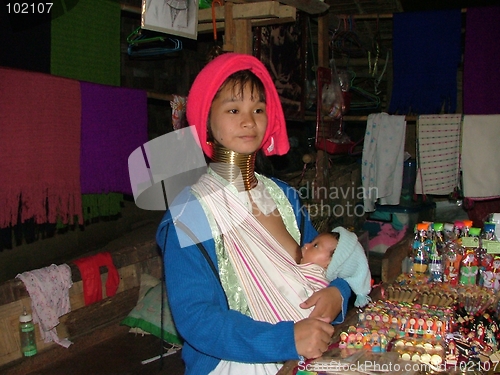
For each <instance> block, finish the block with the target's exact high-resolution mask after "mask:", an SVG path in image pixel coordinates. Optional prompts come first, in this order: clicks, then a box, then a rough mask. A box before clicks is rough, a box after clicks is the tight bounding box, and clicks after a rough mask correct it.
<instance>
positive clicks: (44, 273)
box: [16, 264, 73, 348]
mask: <svg viewBox="0 0 500 375" xmlns="http://www.w3.org/2000/svg"><path fill="white" fill-rule="evenodd" d="M16 278H19V279H21V281H22V282H23V283H24V285H25V286H26V290H27V291H28V293H29V295H30V298H31V309H32V315H33V322H34V323H39V324H40V333H41V336H42V339H43V340H44V342H51V341H54V342H55V343H57V344H59V345H61V346H63V347H65V348H67V347H69V346H70V345H71V344H72V342H71V341H69V340H68V339H60V338H59V337H58V336H57V331H56V327H57V326H58V325H59V317H60V316H62V315H64V314H67V313H68V312H70V311H71V305H70V302H69V288H71V286H72V285H73V281H72V280H71V268H70V267H69V266H68V265H67V264H62V265H60V266H56V265H55V264H52V265H50V266H49V267H45V268H40V269H37V270H34V271H26V272H23V273H21V274H19V275H17V276H16Z"/></svg>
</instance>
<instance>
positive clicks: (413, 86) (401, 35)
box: [389, 9, 462, 114]
mask: <svg viewBox="0 0 500 375" xmlns="http://www.w3.org/2000/svg"><path fill="white" fill-rule="evenodd" d="M461 26H462V21H461V11H460V9H454V10H442V11H432V12H408V13H395V14H394V18H393V35H394V37H393V65H394V68H393V72H394V84H393V89H392V97H391V104H390V106H389V112H390V113H398V114H410V113H412V114H437V113H441V109H442V108H443V107H444V111H445V113H454V112H455V111H456V108H457V70H458V66H459V64H460V57H461V45H460V43H461V41H460V38H461Z"/></svg>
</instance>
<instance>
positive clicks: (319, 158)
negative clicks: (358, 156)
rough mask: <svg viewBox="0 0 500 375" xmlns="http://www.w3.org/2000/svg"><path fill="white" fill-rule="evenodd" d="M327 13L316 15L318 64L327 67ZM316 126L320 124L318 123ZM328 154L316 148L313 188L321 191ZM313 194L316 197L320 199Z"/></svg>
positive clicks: (325, 173) (324, 181)
mask: <svg viewBox="0 0 500 375" xmlns="http://www.w3.org/2000/svg"><path fill="white" fill-rule="evenodd" d="M328 39H329V36H328V15H325V16H321V17H318V65H319V66H321V67H329V50H328ZM317 126H322V124H319V125H317ZM324 132H325V129H323V128H319V133H320V134H324ZM328 167H329V166H328V155H327V154H326V152H325V151H323V150H318V151H317V153H316V178H315V186H314V188H313V189H315V190H319V191H323V189H321V188H327V189H328V186H329V182H330V181H328V179H329V173H328ZM318 195H319V194H315V196H316V197H317V198H318V199H322V198H321V197H319V196H318Z"/></svg>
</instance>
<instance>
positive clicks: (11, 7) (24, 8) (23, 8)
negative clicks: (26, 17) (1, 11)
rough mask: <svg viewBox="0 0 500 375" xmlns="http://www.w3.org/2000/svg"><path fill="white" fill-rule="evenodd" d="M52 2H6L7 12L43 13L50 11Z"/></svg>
mask: <svg viewBox="0 0 500 375" xmlns="http://www.w3.org/2000/svg"><path fill="white" fill-rule="evenodd" d="M52 5H54V3H36V4H35V3H7V4H6V6H7V12H8V13H9V14H45V13H50V10H51V9H52Z"/></svg>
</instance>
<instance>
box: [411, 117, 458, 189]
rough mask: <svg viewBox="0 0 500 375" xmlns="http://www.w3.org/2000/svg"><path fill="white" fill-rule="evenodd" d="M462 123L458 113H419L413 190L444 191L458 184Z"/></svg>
mask: <svg viewBox="0 0 500 375" xmlns="http://www.w3.org/2000/svg"><path fill="white" fill-rule="evenodd" d="M461 123H462V115H461V114H451V115H422V116H419V117H418V120H417V129H418V131H417V138H418V171H417V180H416V182H415V193H416V194H437V195H446V194H449V193H451V192H453V190H454V189H455V188H456V187H457V186H458V178H459V158H460V127H461Z"/></svg>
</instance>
